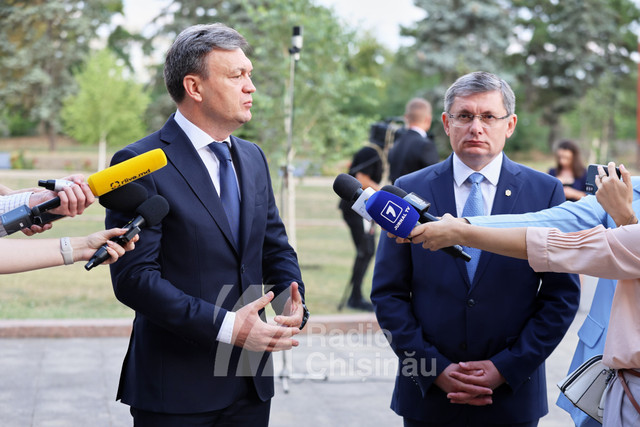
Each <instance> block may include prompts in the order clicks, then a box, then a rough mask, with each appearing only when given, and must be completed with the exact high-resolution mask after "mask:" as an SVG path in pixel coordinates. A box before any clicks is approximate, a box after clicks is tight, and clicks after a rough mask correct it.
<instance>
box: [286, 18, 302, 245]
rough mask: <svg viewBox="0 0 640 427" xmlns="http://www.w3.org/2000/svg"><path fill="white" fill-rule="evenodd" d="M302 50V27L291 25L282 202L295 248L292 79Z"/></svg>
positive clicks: (290, 238) (290, 240)
mask: <svg viewBox="0 0 640 427" xmlns="http://www.w3.org/2000/svg"><path fill="white" fill-rule="evenodd" d="M301 50H302V27H300V26H295V27H293V36H292V37H291V48H290V49H289V54H290V57H291V65H290V67H289V93H288V96H287V97H286V102H285V109H286V114H285V119H284V128H285V132H286V134H287V160H286V165H285V167H284V171H283V179H284V191H285V193H286V196H287V197H286V198H285V197H283V202H284V203H285V205H286V209H285V212H286V214H285V216H286V220H287V234H288V236H289V243H290V244H291V246H292V247H293V248H294V249H296V246H297V239H296V190H295V182H294V181H293V170H294V166H293V157H294V156H295V150H294V148H293V93H294V81H295V75H296V63H297V62H298V61H299V60H300V51H301Z"/></svg>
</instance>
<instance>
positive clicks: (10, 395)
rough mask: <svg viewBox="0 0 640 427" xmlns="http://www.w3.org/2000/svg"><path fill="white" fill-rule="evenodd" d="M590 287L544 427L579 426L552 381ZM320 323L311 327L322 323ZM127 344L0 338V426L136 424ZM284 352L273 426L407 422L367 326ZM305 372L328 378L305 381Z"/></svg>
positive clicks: (392, 365) (304, 341) (385, 359)
mask: <svg viewBox="0 0 640 427" xmlns="http://www.w3.org/2000/svg"><path fill="white" fill-rule="evenodd" d="M584 288H585V292H584V293H583V302H582V304H581V309H580V312H579V314H578V316H577V318H576V320H575V321H574V323H573V325H572V326H571V329H570V330H569V332H568V334H567V335H566V337H565V339H564V340H563V341H562V343H561V344H560V345H559V346H558V348H557V349H556V351H555V352H554V353H553V354H552V355H551V357H550V358H549V360H548V361H547V378H548V390H549V397H550V399H549V400H550V404H549V407H550V413H549V415H547V416H546V417H544V418H543V419H542V420H541V422H540V426H541V427H566V426H570V425H572V423H571V420H570V418H569V417H568V415H566V413H565V412H564V411H562V410H560V409H558V408H557V407H556V406H555V403H554V402H555V399H556V397H557V395H558V390H557V387H556V385H555V383H556V382H557V381H559V380H560V379H562V378H563V377H564V376H565V374H566V372H567V369H568V366H569V362H570V360H571V357H572V354H573V350H574V348H575V345H576V341H577V336H576V332H577V329H578V327H579V325H581V324H582V321H583V320H584V317H585V316H586V312H587V308H588V305H589V304H590V301H591V297H592V295H593V294H592V289H593V282H592V281H591V280H587V281H586V283H585V285H584ZM325 324H326V323H325ZM316 325H317V326H316V328H317V329H313V330H312V332H314V331H315V332H319V331H320V330H321V329H322V328H323V327H324V326H322V325H319V324H316ZM363 325H364V326H363ZM329 329H330V330H332V328H331V325H329ZM340 331H342V332H340ZM127 342H128V339H127V338H125V337H100V338H88V337H81V338H77V337H76V338H0V425H1V426H3V427H25V426H33V427H53V426H63V427H75V426H78V427H85V426H92V427H103V426H130V425H131V424H132V423H131V417H130V415H129V413H128V407H127V406H125V405H123V404H121V403H119V402H116V401H115V400H114V397H115V392H116V388H117V381H118V378H119V373H120V366H121V363H122V359H123V356H124V353H125V351H126V348H127ZM284 356H285V357H286V358H287V362H291V363H287V364H286V365H287V366H289V365H292V368H291V367H290V373H291V378H290V379H289V380H288V381H286V384H285V382H283V381H281V380H276V396H275V398H274V399H273V403H272V411H271V425H272V426H274V427H289V426H291V427H294V426H295V427H299V426H300V425H303V426H307V427H315V426H326V425H338V426H362V425H367V426H384V427H389V426H391V427H393V426H401V425H402V422H401V419H400V418H399V417H397V416H396V415H395V414H394V413H393V412H392V411H391V410H390V409H389V402H390V399H391V391H392V389H393V379H394V375H395V369H396V358H395V356H394V354H393V353H392V352H391V350H390V349H389V347H388V346H387V344H386V341H385V339H384V336H383V335H382V334H381V333H380V332H378V331H376V330H374V329H373V328H372V327H370V324H367V323H359V326H356V327H352V328H351V329H349V328H346V329H345V328H344V327H342V328H340V329H335V330H334V332H333V333H330V334H326V335H322V334H318V333H314V334H311V335H307V336H305V337H302V338H301V345H300V347H298V348H297V349H295V351H294V352H293V353H291V352H287V353H285V355H284ZM274 360H275V362H276V371H275V372H276V373H281V372H283V369H282V366H285V365H284V364H283V355H282V353H280V354H276V355H275V358H274ZM303 372H304V373H307V374H315V375H316V376H320V377H322V376H323V375H327V379H326V380H318V379H308V378H302V377H301V373H303ZM285 385H287V386H288V389H289V392H288V393H285V392H284V390H283V388H284V386H285Z"/></svg>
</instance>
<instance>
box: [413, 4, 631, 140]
mask: <svg viewBox="0 0 640 427" xmlns="http://www.w3.org/2000/svg"><path fill="white" fill-rule="evenodd" d="M415 3H416V5H417V6H419V7H421V8H423V9H424V10H425V12H426V16H425V18H424V19H423V20H422V21H419V22H417V23H416V24H415V25H414V26H410V27H408V28H405V29H404V30H403V34H405V35H408V36H413V37H414V38H415V44H414V45H413V46H411V47H409V48H407V49H406V52H405V55H407V61H406V63H407V64H409V65H410V66H413V67H417V68H419V69H421V70H422V73H423V74H424V75H425V76H428V77H430V78H433V77H434V76H438V77H439V78H440V82H441V85H438V86H436V87H433V88H432V89H431V92H432V93H433V95H434V97H439V98H440V99H442V95H443V94H444V89H445V88H446V87H447V86H449V85H450V84H451V83H453V81H454V80H455V79H456V78H457V77H459V76H460V75H462V74H465V73H468V72H470V71H475V70H479V69H481V70H485V71H489V72H493V73H495V74H498V75H499V76H501V77H502V78H504V79H505V80H507V81H508V82H509V83H510V84H511V86H512V87H513V88H514V90H515V91H516V92H517V94H518V110H517V112H518V114H519V116H520V122H519V124H518V129H517V130H516V135H514V137H513V138H512V140H511V141H510V143H509V144H511V145H512V149H517V150H526V149H534V148H538V147H540V142H541V139H540V138H545V135H546V139H545V141H544V142H545V143H546V145H547V146H550V145H551V143H553V142H555V140H556V139H557V138H559V137H566V136H567V135H565V134H561V132H562V129H561V127H560V123H561V117H562V116H563V115H565V114H567V113H569V112H572V111H574V110H575V109H576V108H581V106H582V104H583V97H584V94H585V93H588V92H589V91H590V89H592V88H599V89H598V90H599V91H606V92H615V93H616V95H615V97H614V98H617V97H620V96H621V95H622V92H623V91H622V90H620V88H621V87H631V86H632V85H634V84H635V82H634V79H635V77H634V76H633V70H634V69H635V63H634V62H633V61H632V58H631V54H632V53H633V52H635V51H636V50H637V37H636V35H635V34H634V33H633V32H632V31H631V28H632V26H633V25H634V23H636V24H637V22H638V19H639V18H640V11H638V8H637V6H636V5H635V3H634V2H633V1H631V0H562V1H545V2H540V1H539V0H491V1H484V2H477V1H467V2H464V1H461V0H441V1H431V0H417V1H416V2H415ZM608 75H610V76H611V77H610V78H603V77H606V76H608ZM607 100H608V101H612V102H613V98H612V95H610V96H608V97H607ZM602 105H603V104H602V100H601V101H600V106H602ZM593 113H594V114H595V115H598V113H597V112H596V111H595V110H594V111H593ZM580 114H581V115H584V110H583V109H582V113H580ZM599 114H600V117H599V120H598V121H597V123H598V124H599V126H600V131H601V132H600V133H602V126H603V125H602V120H601V119H602V118H605V121H608V122H610V124H608V125H607V126H605V129H608V130H607V131H606V134H607V135H606V137H607V138H610V137H611V136H612V135H615V134H616V131H615V128H616V126H626V125H624V124H623V123H620V120H618V119H619V118H618V117H617V116H615V118H610V117H608V116H607V114H606V113H605V114H603V113H602V112H600V113H599ZM603 116H607V117H603ZM594 124H595V123H594ZM541 127H542V128H544V129H541ZM626 128H628V126H626Z"/></svg>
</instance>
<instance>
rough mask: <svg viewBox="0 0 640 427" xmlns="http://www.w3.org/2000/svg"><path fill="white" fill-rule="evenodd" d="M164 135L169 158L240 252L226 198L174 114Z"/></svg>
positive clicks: (162, 133) (166, 152) (230, 242)
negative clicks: (225, 202)
mask: <svg viewBox="0 0 640 427" xmlns="http://www.w3.org/2000/svg"><path fill="white" fill-rule="evenodd" d="M160 139H161V140H163V141H164V142H166V143H167V144H168V145H167V147H166V148H165V149H164V152H165V154H166V155H167V160H168V161H169V162H170V163H171V164H172V165H173V166H174V167H175V168H176V170H177V171H178V172H179V173H180V174H181V175H182V177H183V178H184V180H185V181H186V183H187V184H188V185H189V187H191V189H192V190H193V193H194V195H195V197H196V198H197V199H198V200H199V201H200V202H201V203H202V204H203V205H204V206H205V208H206V209H207V211H209V214H210V215H211V217H212V218H213V220H214V222H215V223H216V224H217V226H218V227H219V228H220V229H221V230H222V232H223V234H224V235H225V237H226V238H227V240H228V241H229V244H230V245H231V246H232V247H233V248H234V250H235V251H236V253H239V251H238V248H237V247H236V244H235V242H234V240H233V235H232V234H231V228H230V227H229V222H228V221H227V216H226V214H225V211H224V208H223V206H222V202H221V201H220V197H219V196H218V193H217V192H216V189H215V187H214V186H213V182H211V179H210V178H209V172H208V171H207V168H206V167H205V166H204V163H202V159H201V158H200V155H199V154H198V153H197V152H196V150H195V148H194V147H193V144H192V143H191V141H190V140H189V138H187V136H186V135H185V133H184V132H183V131H182V129H180V126H178V124H177V123H176V122H175V120H173V116H171V118H170V119H169V121H167V123H166V124H165V125H164V127H163V128H162V129H161V131H160ZM243 196H244V194H243Z"/></svg>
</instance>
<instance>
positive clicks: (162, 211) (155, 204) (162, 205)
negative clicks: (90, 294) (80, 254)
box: [84, 184, 169, 271]
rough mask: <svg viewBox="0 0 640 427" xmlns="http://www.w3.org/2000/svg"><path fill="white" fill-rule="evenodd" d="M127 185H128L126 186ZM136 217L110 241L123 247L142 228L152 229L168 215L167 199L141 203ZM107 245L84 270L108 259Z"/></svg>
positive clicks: (152, 199) (157, 196) (150, 199)
mask: <svg viewBox="0 0 640 427" xmlns="http://www.w3.org/2000/svg"><path fill="white" fill-rule="evenodd" d="M127 185H128V184H127ZM136 213H137V214H138V216H137V217H135V218H134V219H132V220H131V221H129V222H128V223H127V224H126V225H125V226H124V227H122V228H125V229H127V231H126V232H125V233H124V234H123V235H121V236H117V237H113V238H111V239H110V240H111V241H112V242H116V243H117V244H119V245H121V246H124V245H125V244H127V243H128V242H130V241H131V239H133V238H134V237H135V235H136V234H138V233H140V231H141V229H142V228H143V227H153V226H154V225H157V224H159V223H160V222H161V221H162V219H163V218H164V217H165V216H167V214H168V213H169V202H167V199H165V198H164V197H162V196H160V195H157V194H156V195H155V196H152V197H151V198H149V199H148V200H146V201H145V202H143V203H142V204H141V205H140V206H138V207H137V208H136ZM107 247H108V246H107V244H106V243H105V244H104V245H102V246H101V247H100V249H98V250H97V251H96V253H95V254H93V256H92V257H91V259H90V260H89V261H88V262H87V263H86V264H85V266H84V268H85V269H86V270H87V271H89V270H91V269H92V268H93V267H95V266H96V265H99V264H101V263H103V262H104V261H106V260H107V259H109V253H108V252H107Z"/></svg>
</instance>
